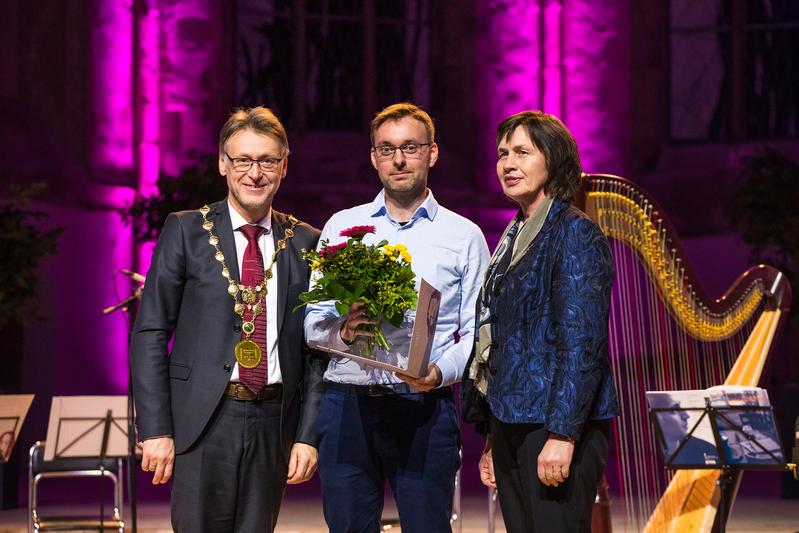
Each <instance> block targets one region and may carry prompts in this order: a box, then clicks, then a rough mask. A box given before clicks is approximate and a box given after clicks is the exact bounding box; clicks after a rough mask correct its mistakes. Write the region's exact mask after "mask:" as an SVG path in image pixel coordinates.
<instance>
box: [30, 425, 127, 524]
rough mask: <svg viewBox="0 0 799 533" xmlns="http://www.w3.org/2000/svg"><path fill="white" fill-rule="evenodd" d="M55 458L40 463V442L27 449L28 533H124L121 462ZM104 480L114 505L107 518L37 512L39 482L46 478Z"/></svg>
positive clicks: (114, 460)
mask: <svg viewBox="0 0 799 533" xmlns="http://www.w3.org/2000/svg"><path fill="white" fill-rule="evenodd" d="M99 459H100V458H99V457H98V458H74V457H66V458H59V459H55V460H53V461H45V460H44V441H38V442H37V443H36V444H34V445H33V446H31V449H30V461H29V463H28V471H29V476H28V533H33V532H34V531H70V530H72V531H74V530H96V531H104V530H114V529H116V530H118V531H119V533H124V530H125V523H124V522H123V521H122V487H123V485H122V479H121V478H122V472H123V470H122V459H121V458H106V459H105V460H104V461H103V463H102V465H101V464H100V461H99ZM87 477H99V478H101V479H102V478H108V479H110V480H111V481H112V482H113V484H114V503H113V507H112V509H111V514H110V516H101V515H100V514H99V513H98V514H97V515H96V516H79V515H70V516H52V517H47V518H45V517H43V516H41V515H40V514H39V510H38V507H37V506H38V503H37V502H38V491H39V482H40V481H41V480H43V479H46V478H50V479H51V478H87Z"/></svg>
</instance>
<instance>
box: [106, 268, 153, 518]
mask: <svg viewBox="0 0 799 533" xmlns="http://www.w3.org/2000/svg"><path fill="white" fill-rule="evenodd" d="M121 272H122V273H123V274H125V275H126V276H129V277H132V278H133V279H134V280H136V281H139V280H138V279H137V278H135V277H133V276H131V275H130V274H128V271H124V270H123V271H121ZM136 275H137V276H139V274H136ZM140 277H141V276H140ZM141 278H142V279H144V278H143V277H141ZM142 289H144V285H139V286H138V287H136V288H135V289H134V290H133V294H131V295H130V296H128V297H127V298H125V299H124V300H122V301H121V302H119V303H118V304H116V305H112V306H110V307H106V308H105V309H103V314H104V315H109V314H111V313H113V312H114V311H117V310H119V311H122V312H123V313H128V347H130V337H131V335H132V333H133V322H134V320H135V319H136V312H135V309H136V308H135V306H134V305H133V304H134V303H135V302H136V301H138V300H140V299H141V294H142ZM128 349H130V348H128ZM133 417H134V412H133V365H132V364H131V360H130V353H128V414H127V418H128V460H127V468H126V470H127V472H126V473H127V477H128V503H129V506H130V528H131V529H130V530H131V531H132V532H133V533H136V522H137V519H136V477H135V476H136V428H135V424H134V423H133Z"/></svg>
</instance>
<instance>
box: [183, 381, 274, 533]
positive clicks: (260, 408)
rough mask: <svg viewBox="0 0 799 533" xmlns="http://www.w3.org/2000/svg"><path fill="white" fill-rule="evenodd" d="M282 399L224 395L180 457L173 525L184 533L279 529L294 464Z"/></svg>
mask: <svg viewBox="0 0 799 533" xmlns="http://www.w3.org/2000/svg"><path fill="white" fill-rule="evenodd" d="M280 410H281V401H280V400H279V399H278V400H260V401H243V400H236V399H234V398H230V397H227V396H223V397H222V400H220V402H219V406H218V407H217V409H216V411H215V412H214V414H213V416H212V417H211V420H210V422H209V423H208V426H207V427H206V428H205V430H204V431H203V434H202V435H201V436H200V438H199V439H198V441H197V442H196V443H195V444H194V445H193V446H192V447H191V448H189V450H188V451H186V452H185V453H181V454H179V455H177V456H176V457H175V468H174V474H173V477H172V527H173V529H174V530H175V531H176V532H178V533H204V532H208V533H222V532H233V531H236V532H237V533H238V532H242V533H246V532H263V531H273V530H274V528H275V524H276V523H277V515H278V511H279V510H280V501H281V499H282V498H283V490H284V488H285V486H286V475H287V473H288V466H287V465H286V462H285V459H284V458H283V454H282V451H281V447H280Z"/></svg>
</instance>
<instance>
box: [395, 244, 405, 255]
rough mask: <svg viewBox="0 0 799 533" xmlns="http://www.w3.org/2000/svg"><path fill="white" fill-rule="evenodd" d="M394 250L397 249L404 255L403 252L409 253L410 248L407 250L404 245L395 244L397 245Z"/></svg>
mask: <svg viewBox="0 0 799 533" xmlns="http://www.w3.org/2000/svg"><path fill="white" fill-rule="evenodd" d="M394 248H396V249H397V250H399V251H400V253H402V252H407V251H408V248H407V247H406V246H405V245H404V244H395V245H394Z"/></svg>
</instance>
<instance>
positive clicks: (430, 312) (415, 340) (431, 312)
mask: <svg viewBox="0 0 799 533" xmlns="http://www.w3.org/2000/svg"><path fill="white" fill-rule="evenodd" d="M440 304H441V292H440V291H439V290H438V289H436V288H435V287H433V286H432V285H430V284H429V283H428V282H427V281H426V280H424V279H422V281H421V284H420V287H419V298H418V302H417V304H416V318H415V319H414V321H413V331H412V333H411V338H410V343H409V349H408V353H407V354H400V356H399V357H398V356H397V354H392V353H386V352H385V351H383V350H382V349H380V348H379V347H377V346H375V349H374V356H373V357H368V356H367V355H366V354H365V353H364V348H363V342H362V341H356V342H355V343H354V344H353V345H352V346H351V347H350V348H349V349H348V350H346V351H342V350H335V349H333V348H329V347H327V346H323V345H320V344H317V343H311V348H315V349H318V350H324V351H326V352H328V353H330V354H332V355H333V356H335V357H340V358H343V359H351V360H353V361H357V362H358V363H360V364H362V365H368V366H372V367H376V368H382V369H384V370H390V371H393V372H397V373H400V374H406V375H408V376H412V377H415V378H419V377H422V376H426V375H427V372H428V370H427V368H428V366H429V362H430V350H431V348H432V347H433V338H434V337H435V333H436V324H437V323H438V309H439V306H440ZM389 342H390V340H389ZM405 360H407V363H404V361H405ZM403 363H404V364H403Z"/></svg>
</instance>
